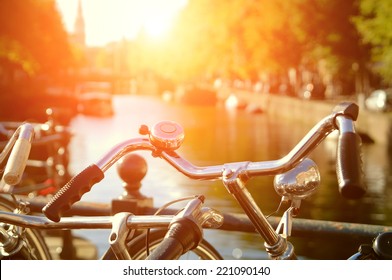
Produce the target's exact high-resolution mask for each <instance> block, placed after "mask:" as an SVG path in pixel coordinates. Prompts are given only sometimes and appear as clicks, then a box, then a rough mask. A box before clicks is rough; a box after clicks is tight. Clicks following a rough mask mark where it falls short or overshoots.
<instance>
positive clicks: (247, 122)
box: [71, 96, 392, 259]
mask: <svg viewBox="0 0 392 280" xmlns="http://www.w3.org/2000/svg"><path fill="white" fill-rule="evenodd" d="M114 106H115V110H116V114H115V115H114V116H113V117H111V118H108V119H97V118H92V117H85V116H78V117H77V118H75V119H74V121H73V122H72V129H73V131H74V133H75V136H74V138H73V141H72V143H71V151H72V155H71V171H72V172H73V173H76V172H78V171H80V170H82V169H84V168H85V167H86V166H87V165H89V164H91V163H92V162H95V161H96V160H98V159H99V157H100V156H102V155H103V154H104V153H105V152H106V151H107V150H108V149H110V148H111V147H112V146H113V145H114V144H116V143H118V142H120V141H123V140H124V139H128V138H131V137H138V136H139V135H138V129H139V126H140V125H141V124H147V125H153V124H154V123H156V122H158V121H161V120H172V121H175V122H178V123H180V124H181V125H182V126H183V127H184V131H185V141H184V143H183V145H182V147H181V148H180V149H179V150H178V152H179V153H180V154H181V155H183V156H184V157H185V158H187V159H188V160H189V161H191V162H192V163H194V164H196V165H201V166H203V165H213V164H222V163H225V162H230V161H261V160H271V159H278V158H280V157H282V156H284V155H285V154H287V153H288V152H289V151H290V150H291V149H292V148H293V147H294V146H295V145H296V144H297V143H298V141H299V140H300V139H301V138H302V137H303V136H304V135H305V134H306V133H307V131H308V130H309V129H310V128H311V125H310V126H309V125H296V124H293V123H291V122H289V121H287V120H285V121H282V120H279V119H278V118H271V117H267V116H266V115H265V114H249V113H246V112H243V111H230V110H226V109H225V108H224V107H223V106H222V107H219V106H218V107H217V108H215V107H190V106H186V107H185V106H178V105H175V104H170V103H162V102H161V101H159V100H158V99H154V98H146V97H138V96H116V97H115V99H114ZM335 143H336V142H335V139H334V135H331V136H329V137H328V138H327V141H325V142H324V143H323V144H321V145H320V146H318V147H317V148H316V149H315V151H314V152H313V153H312V156H311V158H312V159H313V160H314V161H315V162H316V163H317V165H318V167H319V169H320V174H321V187H320V188H319V190H318V192H317V193H316V194H314V195H313V196H312V197H311V198H309V199H306V200H305V201H304V202H303V203H302V206H301V213H300V215H299V217H301V218H311V219H320V220H335V221H344V222H357V223H374V224H388V225H391V224H392V218H391V212H392V210H391V208H392V196H391V188H390V187H389V185H390V184H389V183H390V181H391V177H390V175H389V174H390V166H391V165H390V159H389V156H388V153H387V152H386V149H385V148H384V147H380V146H377V145H370V146H364V149H363V151H364V170H365V173H366V178H367V183H368V186H369V191H368V193H367V195H366V197H365V198H363V199H361V200H360V201H348V200H346V199H344V198H342V197H341V196H340V194H339V193H338V187H337V180H336V175H335V173H334V172H335V151H336V144H335ZM140 154H142V155H143V156H144V157H145V159H146V160H147V163H148V166H149V170H148V173H147V175H146V177H145V179H144V180H143V188H142V192H143V194H145V195H148V196H153V197H154V204H155V206H161V205H162V204H164V203H166V202H168V201H169V200H172V199H176V198H179V197H183V196H187V195H194V194H201V193H202V194H205V195H206V197H207V201H206V203H207V205H208V206H211V207H214V208H216V209H218V210H220V211H222V212H225V211H226V212H241V213H242V211H241V209H240V208H239V206H238V204H237V202H236V201H234V200H233V199H232V197H231V196H230V195H229V194H228V193H227V191H226V189H225V188H224V186H223V185H222V183H221V182H210V181H207V182H201V181H192V180H190V179H188V178H186V177H185V176H184V175H183V174H180V173H179V172H177V171H176V170H175V169H174V168H173V167H171V166H169V165H168V164H167V163H166V162H164V161H162V160H161V159H157V158H153V157H151V155H150V153H148V152H145V153H144V152H140ZM272 181H273V178H272V177H271V178H270V177H266V178H253V179H251V180H250V182H249V183H248V189H249V191H250V192H251V193H252V195H253V196H254V198H255V200H256V201H257V203H258V204H259V205H260V207H261V209H262V211H263V212H264V213H265V214H268V213H272V212H274V211H275V210H276V208H277V206H278V204H279V201H280V197H279V196H278V195H277V194H276V193H275V191H274V188H273V183H272ZM121 193H122V189H121V180H120V179H119V177H118V176H117V173H116V170H115V168H113V167H112V168H111V169H109V171H108V172H107V173H106V177H105V179H104V180H103V181H102V182H100V183H99V184H98V185H96V186H94V188H93V189H92V191H91V192H90V193H88V194H86V195H85V196H83V200H91V201H101V202H110V200H111V199H112V198H115V197H117V196H119V195H120V194H121ZM89 236H90V237H91V235H89ZM206 237H207V239H208V240H209V241H210V242H211V243H212V244H214V245H215V246H216V247H217V248H218V249H219V250H220V251H222V254H223V255H224V257H225V258H229V259H233V258H237V257H239V256H241V258H265V257H266V255H265V252H263V251H260V250H259V249H261V248H263V245H262V244H263V241H262V240H261V238H260V237H258V236H257V235H254V234H241V233H225V232H223V233H221V232H217V231H207V232H206ZM93 238H96V239H98V235H97V236H95V237H93ZM354 241H356V242H357V240H354ZM97 242H99V243H100V244H105V242H106V240H104V241H98V240H97ZM321 242H322V243H325V240H319V239H317V237H314V238H312V239H307V240H306V242H304V240H303V239H302V240H296V239H294V241H293V243H294V244H295V246H296V250H297V252H300V254H304V255H307V253H308V252H311V251H312V252H313V251H318V252H319V253H320V254H319V255H312V254H310V255H309V256H310V257H317V258H323V257H325V256H326V258H340V257H343V258H344V257H349V256H350V255H347V254H349V253H354V251H355V250H356V249H357V247H358V243H355V242H354V243H353V244H352V245H350V246H349V244H348V243H347V242H346V243H343V245H342V244H339V243H338V242H337V241H336V240H334V242H333V243H334V244H336V246H335V247H334V248H335V249H336V250H338V249H337V248H339V247H342V246H343V247H345V248H347V251H346V252H344V253H342V254H333V253H331V254H330V255H329V254H326V253H325V252H322V251H323V250H320V247H318V246H320V243H321ZM332 245H333V244H330V242H329V244H328V246H329V248H331V246H332ZM317 248H318V249H317ZM335 249H333V250H330V251H336V250H335Z"/></svg>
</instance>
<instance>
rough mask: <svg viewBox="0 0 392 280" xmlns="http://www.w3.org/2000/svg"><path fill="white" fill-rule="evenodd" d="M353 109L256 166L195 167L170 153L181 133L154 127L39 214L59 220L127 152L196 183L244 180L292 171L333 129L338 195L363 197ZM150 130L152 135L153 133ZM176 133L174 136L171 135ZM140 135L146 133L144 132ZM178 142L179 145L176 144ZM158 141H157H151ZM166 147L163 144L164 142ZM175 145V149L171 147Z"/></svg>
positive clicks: (344, 106)
mask: <svg viewBox="0 0 392 280" xmlns="http://www.w3.org/2000/svg"><path fill="white" fill-rule="evenodd" d="M358 113H359V110H358V106H357V105H356V104H354V103H348V102H343V103H341V104H339V105H338V106H336V107H335V108H334V110H333V111H332V113H331V114H330V115H328V116H327V117H325V118H324V119H322V120H321V121H319V122H318V123H317V124H316V125H315V126H314V127H313V128H312V129H311V130H310V131H309V132H308V133H307V134H306V135H305V137H304V138H303V139H302V140H301V141H300V142H299V143H298V144H297V145H296V146H295V147H294V148H293V149H292V150H291V151H290V152H289V153H288V154H287V155H286V156H284V157H283V158H281V159H278V160H272V161H260V162H250V161H247V162H232V163H226V164H223V165H215V166H205V167H199V166H195V165H193V164H192V163H190V162H189V161H187V160H186V159H184V158H182V157H181V156H180V155H178V154H177V153H176V152H175V150H176V149H177V148H178V147H179V145H180V142H181V141H180V140H182V138H183V131H182V129H178V127H179V126H178V125H177V124H174V123H171V122H165V126H163V125H162V123H158V124H157V125H155V126H154V129H155V130H156V128H157V127H164V130H161V131H160V133H161V134H163V135H164V136H163V137H161V135H158V136H157V135H156V134H154V135H152V134H151V132H149V137H144V138H134V139H130V140H126V141H124V142H122V143H120V144H118V145H117V146H115V147H113V148H112V149H111V150H110V151H109V152H108V153H106V154H105V155H104V156H103V157H102V158H101V159H100V160H98V161H97V162H96V163H95V164H92V165H90V166H89V167H88V168H86V169H85V170H84V171H82V172H81V173H79V174H78V175H77V176H75V177H74V178H73V179H71V181H69V182H68V183H67V184H66V185H65V186H64V187H63V188H62V189H61V190H60V191H59V192H58V193H57V194H56V195H55V196H54V197H53V198H52V200H51V201H50V202H49V203H48V204H47V205H46V206H45V207H44V208H43V213H44V214H45V215H46V216H47V217H48V218H49V219H51V220H52V221H57V222H58V221H60V216H61V214H62V213H63V212H65V211H66V210H68V209H69V208H70V207H71V206H72V204H73V203H75V202H76V201H79V200H80V199H81V197H82V195H83V194H84V193H86V192H88V191H90V189H91V188H92V186H93V185H94V184H95V183H97V182H99V181H101V180H102V179H103V178H104V172H105V171H106V170H107V169H109V168H110V167H111V166H112V165H113V164H114V163H115V162H116V161H117V160H118V159H120V158H121V157H122V156H124V155H125V154H127V153H130V152H133V151H138V150H150V151H152V152H153V154H154V155H157V156H159V157H161V158H163V159H164V160H166V161H167V162H168V163H169V164H170V165H172V166H173V167H174V168H176V169H177V170H178V171H179V172H181V173H183V174H184V175H186V176H187V177H189V178H192V179H199V180H214V179H221V178H222V177H223V176H225V174H227V173H228V172H233V171H236V172H237V173H236V176H238V177H243V178H250V177H255V176H265V175H277V174H279V173H283V172H285V171H288V170H290V169H292V168H293V167H294V166H296V165H297V164H298V163H299V162H300V161H302V160H303V159H304V158H305V157H306V156H307V155H308V154H309V153H310V152H311V151H312V150H313V149H314V148H315V147H317V146H318V145H319V144H320V143H321V142H322V141H323V140H324V138H325V137H326V136H327V135H328V134H330V133H331V132H332V131H334V130H336V129H337V130H339V132H340V135H339V138H338V146H337V164H336V168H337V170H336V173H337V177H338V182H339V190H340V192H341V194H342V195H343V196H345V197H347V198H359V197H360V196H362V195H363V194H364V193H365V190H366V186H365V185H364V182H363V172H362V166H361V163H362V161H361V158H360V156H361V153H360V146H361V140H360V138H359V136H358V135H357V134H356V132H355V129H354V121H356V120H357V117H358ZM155 130H152V131H155ZM176 132H178V135H177V134H176ZM144 134H147V133H146V132H145V133H144ZM177 137H178V140H179V141H176V140H177ZM157 139H158V140H157ZM165 141H166V143H168V145H166V146H165V145H164V143H165ZM173 143H175V144H173Z"/></svg>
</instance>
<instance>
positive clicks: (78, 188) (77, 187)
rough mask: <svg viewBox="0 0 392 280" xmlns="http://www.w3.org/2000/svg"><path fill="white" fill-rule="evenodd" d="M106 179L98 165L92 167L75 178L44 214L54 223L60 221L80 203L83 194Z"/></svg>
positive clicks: (54, 199) (45, 208)
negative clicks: (64, 214)
mask: <svg viewBox="0 0 392 280" xmlns="http://www.w3.org/2000/svg"><path fill="white" fill-rule="evenodd" d="M103 178H104V173H103V172H102V170H101V169H99V167H98V166H96V165H94V164H93V165H90V166H88V167H87V168H86V169H84V170H83V171H82V172H80V173H79V174H78V175H76V176H75V177H73V178H72V179H71V180H70V181H69V182H68V183H67V184H66V185H65V186H64V187H62V188H61V189H60V190H59V191H58V192H57V193H56V194H55V196H54V197H53V198H52V199H51V200H50V201H49V202H48V204H46V205H45V207H44V208H43V209H42V212H43V213H44V214H45V216H46V217H47V218H48V219H50V220H52V221H54V222H58V221H60V217H61V214H62V213H64V212H65V211H67V210H68V209H70V208H71V206H72V204H74V203H75V202H77V201H79V200H80V199H81V197H82V195H83V194H85V193H86V192H88V191H90V190H91V188H92V186H93V185H94V184H96V183H98V182H99V181H101V180H102V179H103Z"/></svg>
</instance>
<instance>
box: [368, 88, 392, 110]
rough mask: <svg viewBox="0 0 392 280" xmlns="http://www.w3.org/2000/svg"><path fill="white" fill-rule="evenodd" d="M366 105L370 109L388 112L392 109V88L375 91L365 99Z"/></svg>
mask: <svg viewBox="0 0 392 280" xmlns="http://www.w3.org/2000/svg"><path fill="white" fill-rule="evenodd" d="M365 107H366V109H368V110H370V111H375V112H388V111H391V110H392V88H389V89H378V90H375V91H373V92H372V93H371V94H370V96H369V97H368V98H366V100H365Z"/></svg>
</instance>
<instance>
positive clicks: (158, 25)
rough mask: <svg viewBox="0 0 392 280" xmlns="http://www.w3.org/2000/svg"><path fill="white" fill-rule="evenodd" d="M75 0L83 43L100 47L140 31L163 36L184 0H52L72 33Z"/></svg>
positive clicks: (161, 37)
mask: <svg viewBox="0 0 392 280" xmlns="http://www.w3.org/2000/svg"><path fill="white" fill-rule="evenodd" d="M79 2H80V3H81V5H82V10H83V17H84V21H85V33H86V43H87V45H90V46H103V45H105V44H107V43H109V42H113V41H118V40H121V39H124V38H127V39H134V38H136V37H137V35H138V34H139V33H140V31H142V30H143V31H144V32H145V34H146V35H147V36H148V37H149V38H150V39H153V40H157V39H159V40H160V39H164V37H165V36H166V35H167V34H168V31H169V30H170V28H171V26H172V24H173V21H174V19H175V17H176V16H177V15H178V13H179V11H180V10H181V9H182V8H183V7H184V6H185V5H186V3H187V0H165V1H163V0H132V1H131V0H99V1H98V0H56V3H57V5H58V7H59V10H60V12H61V13H62V16H63V21H64V23H65V25H66V29H67V30H68V31H69V32H73V29H74V28H73V27H74V23H75V18H76V12H77V7H78V3H79Z"/></svg>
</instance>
